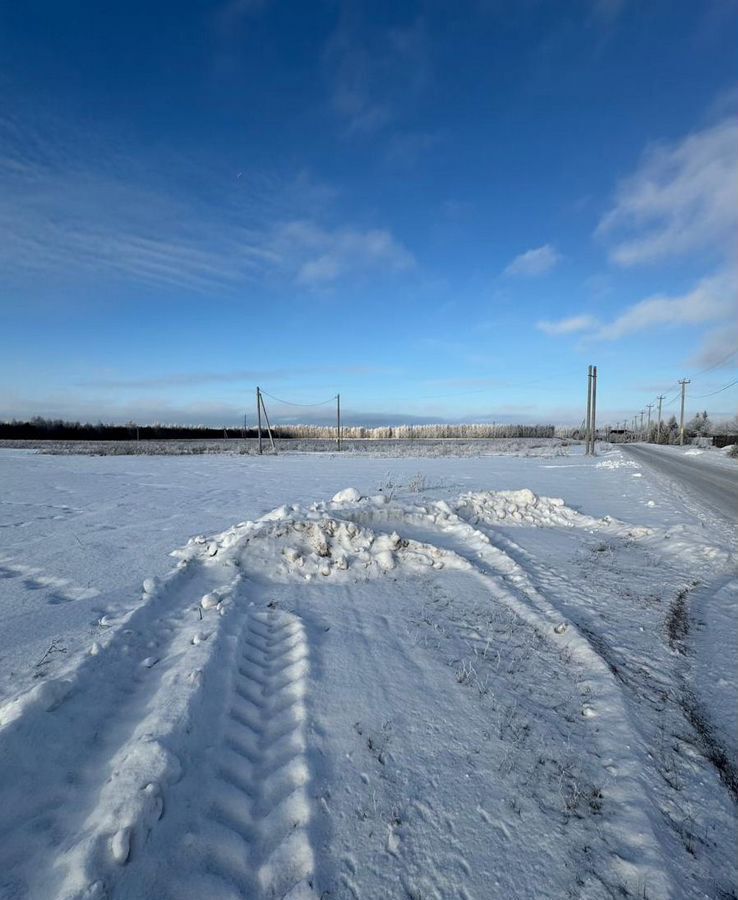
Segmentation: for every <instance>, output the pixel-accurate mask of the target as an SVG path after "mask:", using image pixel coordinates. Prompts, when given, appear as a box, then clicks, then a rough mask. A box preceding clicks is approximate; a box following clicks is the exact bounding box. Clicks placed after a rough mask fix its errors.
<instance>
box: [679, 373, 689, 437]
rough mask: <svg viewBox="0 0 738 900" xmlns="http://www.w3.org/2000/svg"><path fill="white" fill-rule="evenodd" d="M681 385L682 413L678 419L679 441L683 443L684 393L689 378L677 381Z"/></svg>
mask: <svg viewBox="0 0 738 900" xmlns="http://www.w3.org/2000/svg"><path fill="white" fill-rule="evenodd" d="M679 384H681V386H682V414H681V417H680V421H679V443H680V444H683V443H684V395H685V393H686V392H687V385H688V384H691V382H690V380H689V378H682V380H681V381H680V382H679Z"/></svg>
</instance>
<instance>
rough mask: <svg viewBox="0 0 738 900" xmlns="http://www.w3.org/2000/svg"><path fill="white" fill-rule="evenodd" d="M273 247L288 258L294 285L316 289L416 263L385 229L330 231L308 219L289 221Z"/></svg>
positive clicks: (405, 268)
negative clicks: (342, 280) (349, 277)
mask: <svg viewBox="0 0 738 900" xmlns="http://www.w3.org/2000/svg"><path fill="white" fill-rule="evenodd" d="M274 247H275V248H277V252H279V253H280V254H281V255H282V256H283V258H285V259H290V260H291V261H292V262H291V265H292V267H293V268H294V270H295V274H294V278H295V281H296V283H297V284H299V285H302V286H305V287H309V288H318V287H325V286H328V285H331V284H334V283H335V282H337V281H339V280H340V279H341V278H343V277H345V276H346V275H348V274H349V273H352V274H354V275H366V273H368V272H371V271H377V270H381V271H385V272H387V271H391V272H401V271H406V270H408V269H410V268H412V267H413V266H414V264H415V260H414V258H413V255H412V254H411V253H410V252H409V251H408V250H407V249H406V248H405V247H404V246H403V245H402V244H401V243H399V241H397V240H396V239H395V238H394V237H393V236H392V234H391V233H390V232H389V231H387V230H385V229H368V230H365V231H362V230H357V229H354V228H338V229H334V230H329V229H325V228H321V227H319V226H317V225H315V224H314V223H312V222H309V221H298V222H289V223H287V224H285V225H283V226H280V227H279V228H278V229H277V231H276V233H275V236H274Z"/></svg>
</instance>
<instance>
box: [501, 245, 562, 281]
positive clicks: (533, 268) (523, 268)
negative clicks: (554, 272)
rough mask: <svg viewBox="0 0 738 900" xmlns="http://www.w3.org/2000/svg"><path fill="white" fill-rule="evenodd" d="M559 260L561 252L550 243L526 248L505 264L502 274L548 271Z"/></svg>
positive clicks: (532, 274)
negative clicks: (529, 248) (530, 248)
mask: <svg viewBox="0 0 738 900" xmlns="http://www.w3.org/2000/svg"><path fill="white" fill-rule="evenodd" d="M560 261H561V254H560V253H559V252H558V250H556V248H555V247H553V246H551V244H544V245H543V246H542V247H535V248H534V249H532V250H526V251H525V253H521V254H520V255H519V256H516V257H515V259H514V260H513V261H512V262H511V263H510V264H509V265H508V266H507V268H506V269H505V271H504V272H503V275H523V276H535V275H544V274H545V273H546V272H550V271H551V269H553V267H554V266H555V265H557V263H559V262H560Z"/></svg>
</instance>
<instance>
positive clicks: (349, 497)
mask: <svg viewBox="0 0 738 900" xmlns="http://www.w3.org/2000/svg"><path fill="white" fill-rule="evenodd" d="M359 500H361V494H360V493H359V492H358V491H357V490H356V488H344V489H343V490H342V491H339V492H338V493H337V494H336V495H335V496H334V497H333V501H332V502H333V503H358V501H359Z"/></svg>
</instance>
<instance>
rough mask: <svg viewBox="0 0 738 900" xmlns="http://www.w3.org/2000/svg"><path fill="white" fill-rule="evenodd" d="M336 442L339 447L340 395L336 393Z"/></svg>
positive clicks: (339, 447)
mask: <svg viewBox="0 0 738 900" xmlns="http://www.w3.org/2000/svg"><path fill="white" fill-rule="evenodd" d="M336 444H337V445H338V449H339V450H340V449H341V395H340V394H336Z"/></svg>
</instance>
